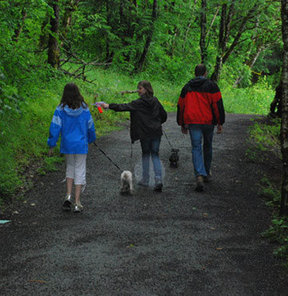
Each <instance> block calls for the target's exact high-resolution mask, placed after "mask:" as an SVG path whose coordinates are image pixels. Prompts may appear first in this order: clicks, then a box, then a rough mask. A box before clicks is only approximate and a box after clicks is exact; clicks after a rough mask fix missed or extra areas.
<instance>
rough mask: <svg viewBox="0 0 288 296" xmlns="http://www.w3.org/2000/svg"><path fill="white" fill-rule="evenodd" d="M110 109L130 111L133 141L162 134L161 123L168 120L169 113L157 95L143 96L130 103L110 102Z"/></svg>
mask: <svg viewBox="0 0 288 296" xmlns="http://www.w3.org/2000/svg"><path fill="white" fill-rule="evenodd" d="M109 109H112V110H114V111H116V112H123V111H129V112H130V136H131V140H132V143H134V142H135V141H136V140H139V139H140V140H144V139H153V138H157V137H160V136H161V135H162V126H161V125H162V123H164V122H165V121H166V120H167V113H166V111H165V110H164V108H163V106H162V105H161V103H160V102H159V100H158V99H157V98H156V97H141V98H139V99H137V100H135V101H132V102H130V103H128V104H109Z"/></svg>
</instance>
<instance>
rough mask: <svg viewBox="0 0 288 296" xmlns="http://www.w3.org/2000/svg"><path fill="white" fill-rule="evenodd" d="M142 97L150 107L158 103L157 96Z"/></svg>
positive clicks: (144, 103) (144, 102)
mask: <svg viewBox="0 0 288 296" xmlns="http://www.w3.org/2000/svg"><path fill="white" fill-rule="evenodd" d="M141 99H142V101H143V105H144V106H145V107H146V108H149V109H153V108H154V107H155V106H156V104H157V98H156V97H148V96H142V97H141Z"/></svg>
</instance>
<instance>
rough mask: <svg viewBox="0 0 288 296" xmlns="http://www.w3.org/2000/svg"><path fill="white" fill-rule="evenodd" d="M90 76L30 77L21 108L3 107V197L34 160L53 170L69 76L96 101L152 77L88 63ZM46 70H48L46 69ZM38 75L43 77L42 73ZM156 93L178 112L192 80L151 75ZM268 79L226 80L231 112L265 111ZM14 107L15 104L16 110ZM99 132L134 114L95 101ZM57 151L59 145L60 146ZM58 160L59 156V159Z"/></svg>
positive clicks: (120, 99) (121, 98)
mask: <svg viewBox="0 0 288 296" xmlns="http://www.w3.org/2000/svg"><path fill="white" fill-rule="evenodd" d="M87 70H89V71H88V72H87V80H89V81H93V84H92V83H88V82H83V81H82V80H79V79H78V80H75V79H71V78H69V77H68V76H64V75H62V74H59V73H57V72H53V71H51V73H50V72H49V73H48V74H45V73H44V71H45V70H42V71H43V72H41V73H40V74H41V75H37V73H36V74H35V75H34V77H31V79H30V80H27V81H25V83H24V84H23V87H22V89H21V92H20V94H19V96H20V97H22V98H23V99H22V100H21V101H19V102H20V103H19V106H20V110H21V112H20V113H17V112H10V111H7V110H6V111H5V113H0V116H1V117H0V131H1V132H0V155H1V156H0V158H1V159H0V160H1V162H0V170H1V175H0V200H1V199H2V200H3V199H5V198H9V197H11V196H13V195H15V193H17V191H18V189H19V188H20V187H23V186H25V178H24V179H23V178H22V177H21V174H22V173H23V172H25V170H27V167H29V165H30V163H31V161H33V162H34V163H35V162H39V168H38V173H40V174H44V173H46V172H47V171H49V170H52V169H53V168H52V167H53V165H52V163H53V162H54V160H53V159H50V160H48V159H47V149H48V148H47V144H46V143H47V137H48V130H49V125H50V121H51V119H52V116H53V112H54V110H55V108H56V106H57V105H58V104H59V102H60V99H61V96H62V92H63V88H64V86H65V84H66V83H68V82H75V83H76V84H77V85H78V86H79V88H80V91H81V93H82V95H83V96H84V98H85V100H86V102H87V103H88V104H89V103H93V102H94V100H95V98H94V96H95V94H97V95H98V97H97V101H105V102H107V103H112V102H115V103H124V102H130V101H131V100H134V99H137V98H138V95H137V94H124V95H121V94H120V92H121V91H126V90H135V89H136V88H137V84H138V82H139V81H141V80H144V79H145V80H149V77H147V74H145V73H142V74H138V75H136V76H133V77H132V76H128V75H123V74H121V73H115V72H111V71H109V70H103V69H95V68H90V69H89V68H88V69H87ZM44 74H45V75H44ZM38 76H39V77H38ZM150 82H151V84H152V86H153V89H154V94H155V96H157V97H158V99H159V100H160V101H161V102H162V103H163V105H164V106H165V109H166V110H167V111H169V112H176V107H177V101H178V98H179V94H180V91H181V88H182V87H183V85H184V84H185V83H186V82H187V81H182V82H179V84H178V85H176V84H173V83H170V82H169V81H164V80H160V79H159V80H157V81H155V80H150ZM265 87H266V85H265V84H263V83H262V84H261V85H260V86H255V87H252V88H248V89H234V88H232V87H231V86H230V85H228V84H225V81H224V80H223V81H221V83H220V88H221V91H222V94H223V100H224V105H225V108H226V111H227V112H232V113H257V114H266V113H268V112H267V110H268V109H269V104H270V101H271V100H272V98H273V91H272V90H270V89H269V88H268V87H266V89H265ZM12 111H13V110H12ZM91 112H92V114H93V117H94V122H95V127H96V133H97V136H98V137H101V136H102V135H105V134H107V133H109V132H110V131H112V130H114V129H116V128H119V124H120V123H121V122H123V121H125V120H128V119H129V114H128V113H127V112H112V111H109V110H108V111H105V112H103V113H102V114H99V112H98V111H97V109H96V108H93V107H91ZM56 152H57V149H56ZM57 161H58V160H56V159H55V162H57Z"/></svg>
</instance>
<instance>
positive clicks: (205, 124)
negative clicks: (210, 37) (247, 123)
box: [177, 64, 225, 191]
mask: <svg viewBox="0 0 288 296" xmlns="http://www.w3.org/2000/svg"><path fill="white" fill-rule="evenodd" d="M206 76H207V70H206V66H205V65H204V64H199V65H197V66H196V67H195V78H193V79H192V80H190V81H189V82H188V83H187V84H186V85H185V86H184V87H183V89H182V91H181V94H180V98H179V100H178V105H177V123H178V125H180V126H181V130H182V133H184V134H187V133H188V131H189V134H190V138H191V144H192V161H193V165H194V173H195V176H196V188H195V190H196V191H203V189H204V182H208V181H209V180H210V177H211V172H210V167H211V162H212V140H213V133H214V126H215V125H217V133H219V134H220V133H221V132H222V125H223V123H224V122H225V111H224V106H223V101H222V96H221V92H220V90H219V87H218V86H217V84H216V83H215V82H214V81H212V80H209V79H207V78H206ZM202 139H203V140H204V141H203V152H202Z"/></svg>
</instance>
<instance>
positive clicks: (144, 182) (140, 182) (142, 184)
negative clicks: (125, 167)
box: [137, 180, 149, 187]
mask: <svg viewBox="0 0 288 296" xmlns="http://www.w3.org/2000/svg"><path fill="white" fill-rule="evenodd" d="M137 184H138V185H139V186H142V187H149V181H145V180H140V181H139V182H138V183H137Z"/></svg>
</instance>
